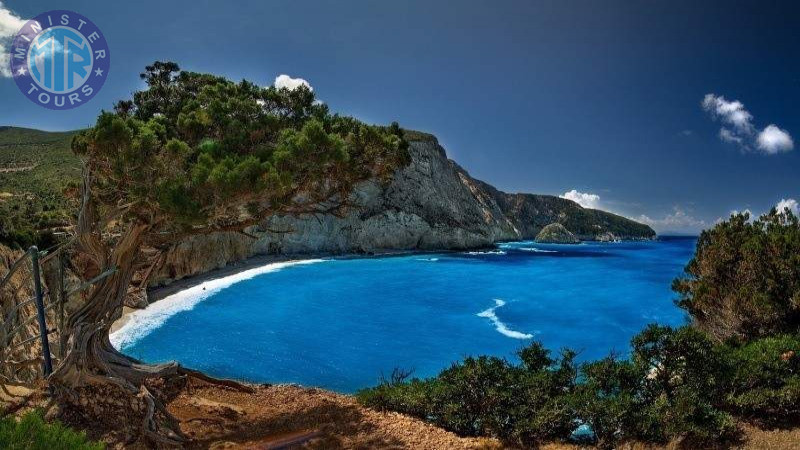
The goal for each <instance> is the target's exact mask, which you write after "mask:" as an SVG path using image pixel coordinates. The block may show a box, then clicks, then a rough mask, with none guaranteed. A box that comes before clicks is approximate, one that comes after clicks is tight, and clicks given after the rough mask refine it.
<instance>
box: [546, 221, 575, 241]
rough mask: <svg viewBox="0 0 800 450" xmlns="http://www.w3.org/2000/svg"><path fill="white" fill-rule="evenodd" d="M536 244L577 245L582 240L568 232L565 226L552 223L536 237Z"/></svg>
mask: <svg viewBox="0 0 800 450" xmlns="http://www.w3.org/2000/svg"><path fill="white" fill-rule="evenodd" d="M536 242H540V243H543V244H577V243H579V242H580V240H579V239H578V238H577V237H575V235H574V234H572V233H571V232H570V231H569V230H567V229H566V228H565V227H564V225H561V224H560V223H551V224H550V225H547V226H546V227H544V228H542V231H540V232H539V234H537V235H536Z"/></svg>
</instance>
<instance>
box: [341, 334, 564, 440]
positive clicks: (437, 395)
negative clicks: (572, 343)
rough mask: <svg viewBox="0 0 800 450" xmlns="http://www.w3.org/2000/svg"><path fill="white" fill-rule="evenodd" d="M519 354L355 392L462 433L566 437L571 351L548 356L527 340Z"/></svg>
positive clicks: (474, 360) (367, 401) (483, 358)
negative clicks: (511, 359) (512, 359)
mask: <svg viewBox="0 0 800 450" xmlns="http://www.w3.org/2000/svg"><path fill="white" fill-rule="evenodd" d="M519 357H520V360H521V363H520V364H512V363H510V362H508V361H506V360H504V359H501V358H496V357H488V356H481V357H478V358H467V359H465V360H464V361H462V362H459V363H456V364H453V366H452V367H450V368H448V369H446V370H444V371H442V373H440V374H439V375H438V376H437V377H435V378H431V379H427V380H418V379H414V380H411V381H410V382H404V381H403V380H393V381H391V382H384V383H382V384H381V385H380V386H377V387H375V388H371V389H365V390H362V391H360V392H359V393H358V394H357V395H358V399H359V401H361V402H362V403H363V404H365V405H367V406H371V407H374V408H378V409H390V410H394V411H399V412H403V413H405V414H410V415H414V416H417V417H420V418H423V419H426V420H429V421H431V422H433V423H435V424H437V425H439V426H441V427H443V428H445V429H448V430H450V431H453V432H455V433H458V434H461V435H465V436H493V437H497V438H499V439H501V440H503V441H505V442H509V443H512V444H516V445H522V446H533V445H536V444H537V443H540V442H542V441H545V440H554V439H566V438H567V437H569V435H570V434H571V433H572V431H573V429H574V428H575V423H574V416H575V414H574V412H573V411H572V401H571V398H570V395H571V394H572V391H573V389H574V386H575V376H576V368H575V365H574V363H573V360H574V357H575V355H574V353H572V352H570V351H564V352H563V353H562V356H561V357H560V358H558V359H552V358H551V357H550V356H549V352H548V351H547V350H545V349H544V348H543V347H542V346H541V344H539V343H533V344H532V345H530V346H529V347H526V348H524V349H522V350H521V351H520V352H519Z"/></svg>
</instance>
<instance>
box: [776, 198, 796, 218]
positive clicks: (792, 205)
mask: <svg viewBox="0 0 800 450" xmlns="http://www.w3.org/2000/svg"><path fill="white" fill-rule="evenodd" d="M787 208H788V209H789V211H791V212H792V214H794V215H795V216H797V217H800V205H798V204H797V200H795V199H793V198H785V199H782V200H781V201H779V202H778V204H777V205H775V209H777V210H778V212H779V213H782V212H783V211H784V210H786V209H787Z"/></svg>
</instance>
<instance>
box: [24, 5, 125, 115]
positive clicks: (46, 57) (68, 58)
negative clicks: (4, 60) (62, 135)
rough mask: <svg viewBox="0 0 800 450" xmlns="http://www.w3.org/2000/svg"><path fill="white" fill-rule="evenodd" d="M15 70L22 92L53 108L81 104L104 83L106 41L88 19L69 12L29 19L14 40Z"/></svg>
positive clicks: (108, 62) (108, 59)
mask: <svg viewBox="0 0 800 450" xmlns="http://www.w3.org/2000/svg"><path fill="white" fill-rule="evenodd" d="M10 56H11V73H12V74H13V76H14V81H16V83H17V86H18V87H19V89H20V91H22V93H23V94H25V96H26V97H28V99H30V100H31V101H32V102H34V103H36V104H38V105H40V106H44V107H45V108H49V109H56V110H63V109H71V108H77V107H78V106H81V105H82V104H84V103H86V102H87V101H89V100H91V99H92V97H94V96H95V95H96V94H97V92H98V91H99V90H100V88H101V87H103V83H105V81H106V77H108V69H109V67H110V66H111V54H110V53H109V51H108V43H106V39H105V37H104V36H103V33H102V32H101V31H100V29H99V28H97V26H96V25H95V24H94V23H92V21H91V20H89V19H87V18H86V17H84V16H82V15H80V14H78V13H76V12H73V11H65V10H57V11H48V12H46V13H42V14H39V15H38V16H36V17H34V18H33V19H31V20H29V21H28V22H27V23H25V25H24V26H23V27H22V29H21V30H20V31H19V33H17V35H16V36H14V41H13V42H12V44H11V55H10Z"/></svg>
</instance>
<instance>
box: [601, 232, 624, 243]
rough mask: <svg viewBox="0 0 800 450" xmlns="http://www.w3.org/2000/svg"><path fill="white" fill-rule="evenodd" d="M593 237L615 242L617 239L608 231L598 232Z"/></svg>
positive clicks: (602, 240)
mask: <svg viewBox="0 0 800 450" xmlns="http://www.w3.org/2000/svg"><path fill="white" fill-rule="evenodd" d="M595 239H596V240H598V241H600V242H617V241H618V240H619V239H617V237H616V236H614V233H612V232H610V231H606V232H604V233H600V234H598V235H597V236H596V237H595Z"/></svg>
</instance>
